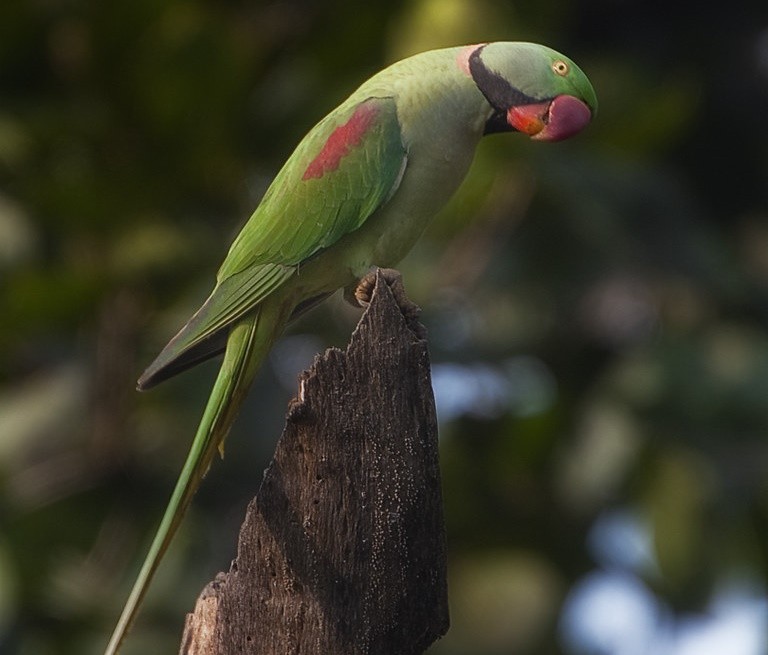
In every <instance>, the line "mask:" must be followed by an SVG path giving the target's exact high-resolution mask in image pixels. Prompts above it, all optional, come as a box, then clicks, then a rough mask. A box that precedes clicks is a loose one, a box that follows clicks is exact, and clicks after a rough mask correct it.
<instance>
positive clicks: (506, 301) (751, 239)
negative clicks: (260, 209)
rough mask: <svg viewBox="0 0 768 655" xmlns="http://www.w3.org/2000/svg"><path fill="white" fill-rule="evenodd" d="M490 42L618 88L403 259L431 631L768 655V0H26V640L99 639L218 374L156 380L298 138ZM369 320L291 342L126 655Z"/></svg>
mask: <svg viewBox="0 0 768 655" xmlns="http://www.w3.org/2000/svg"><path fill="white" fill-rule="evenodd" d="M489 40H529V41H538V42H542V43H546V44H547V45H550V46H552V47H554V48H556V49H557V50H560V51H562V52H564V53H566V54H568V55H569V56H571V57H572V58H573V59H575V60H576V61H577V62H578V63H579V64H580V65H581V67H582V68H583V69H584V70H585V71H586V73H587V74H588V75H589V77H590V78H591V80H592V82H593V84H594V86H595V88H596V91H597V94H598V97H599V100H600V111H599V115H598V117H597V119H596V121H595V122H594V124H593V125H592V126H590V127H589V128H588V129H587V130H586V131H585V132H584V133H583V134H581V135H579V136H578V137H576V138H575V139H573V140H572V141H570V142H567V143H563V144H555V145H552V144H538V143H532V142H529V141H528V140H527V139H525V138H523V137H521V136H519V135H499V136H494V137H489V138H488V139H486V140H485V141H484V143H483V144H482V146H481V148H480V150H479V151H478V154H477V158H476V162H475V165H474V167H473V169H472V172H471V174H470V176H469V178H468V179H467V182H466V184H465V185H464V187H463V188H462V190H461V192H460V193H459V194H458V195H457V197H456V198H455V199H454V201H453V202H452V203H451V205H450V206H449V207H448V208H447V209H446V210H445V211H444V212H443V214H442V215H441V216H440V218H439V219H438V220H436V221H435V223H434V224H433V226H432V227H431V228H430V230H429V232H428V233H427V235H425V237H424V238H423V239H422V241H421V242H420V243H419V245H418V246H417V248H416V249H415V250H414V252H413V253H412V254H411V256H410V257H409V258H408V259H407V260H406V261H405V262H404V263H403V265H402V266H401V269H402V271H403V273H404V275H405V282H406V286H407V288H408V290H409V293H410V295H411V296H412V298H413V299H414V300H415V301H417V302H418V303H419V304H421V305H422V306H423V308H424V315H423V320H424V322H425V324H426V325H427V327H428V329H429V333H430V348H431V352H432V358H433V365H434V383H435V391H436V395H437V401H438V411H439V414H440V419H441V449H442V450H441V453H442V467H443V469H442V470H443V484H444V491H445V509H446V519H447V530H448V542H449V547H450V576H451V577H450V592H451V607H452V621H453V627H452V629H451V631H450V633H449V635H448V636H447V637H446V638H445V639H444V640H442V641H441V642H440V643H439V644H438V645H436V646H435V647H434V649H433V651H430V652H434V653H435V654H436V655H502V654H510V653H514V654H517V653H522V654H544V653H546V654H549V653H568V654H574V655H576V654H584V655H586V654H590V655H601V654H604V655H641V654H642V655H644V654H646V653H647V654H649V655H667V654H670V655H693V654H695V655H708V654H709V653H718V654H721V653H728V655H758V654H764V653H768V644H767V641H766V634H768V602H767V601H766V589H765V586H766V583H767V582H768V580H767V573H768V568H767V566H768V565H767V561H766V555H768V487H767V485H766V479H768V478H767V477H766V473H767V472H768V452H767V451H768V447H767V442H766V434H767V433H768V403H766V396H768V339H767V338H766V330H765V328H766V323H767V322H768V212H767V210H768V207H767V206H766V177H767V176H768V161H767V155H768V130H766V127H765V121H766V117H768V93H767V92H766V88H767V85H768V11H766V10H765V7H764V2H742V3H731V4H730V5H725V6H724V5H718V4H711V3H710V4H707V3H692V2H681V3H671V2H664V3H662V2H647V1H641V0H592V1H588V2H581V3H578V4H576V3H569V2H566V1H565V0H538V1H537V2H532V1H520V2H508V3H501V2H493V1H491V0H420V1H417V2H411V3H404V2H392V1H391V0H388V1H387V2H368V3H360V4H359V5H351V4H349V3H342V2H338V1H337V2H333V1H325V2H311V1H309V0H304V1H301V0H295V1H293V2H291V1H285V2H271V3H268V2H222V1H219V2H214V1H213V0H209V1H203V0H198V1H197V2H181V1H179V0H115V1H113V2H104V1H102V0H91V1H90V2H89V1H86V0H28V1H26V2H18V1H16V0H6V1H4V2H2V3H0V652H2V653H12V654H14V655H15V654H21V655H27V654H32V653H34V654H49V653H50V654H59V653H61V654H68V653H78V654H80V653H99V652H100V649H101V648H103V646H104V644H105V642H106V639H107V636H108V632H109V631H110V630H111V628H112V625H113V623H114V621H115V620H116V618H117V615H118V614H119V611H120V608H121V606H122V603H123V602H124V600H125V597H126V595H127V593H128V590H129V586H130V584H131V583H132V581H133V577H134V575H135V573H136V570H137V568H138V565H139V563H140V561H141V558H142V557H143V556H144V553H145V549H146V546H147V543H148V540H149V539H150V537H151V534H152V532H153V531H154V529H155V526H156V524H157V522H158V520H159V518H160V516H161V513H162V510H163V508H164V506H165V502H166V500H167V497H168V495H169V493H170V490H171V487H172V484H173V482H174V480H175V478H176V475H177V473H178V470H179V468H180V466H181V462H182V459H183V457H184V454H185V452H186V448H187V447H188V444H189V441H190V439H191V436H192V435H193V432H194V429H195V427H196V424H197V420H198V418H199V415H200V413H201V411H202V408H203V405H204V402H205V399H206V397H207V394H208V391H209V389H210V386H211V384H212V381H213V378H214V376H215V370H216V363H215V362H214V363H209V364H206V365H203V366H201V367H199V368H198V369H195V370H193V371H191V372H189V373H188V374H186V375H184V376H181V377H180V378H178V379H176V380H173V381H171V382H168V383H166V384H164V385H162V386H161V387H159V388H157V389H156V390H153V391H152V392H150V393H146V394H138V393H136V392H135V391H134V381H135V380H136V378H137V377H138V375H139V374H140V373H141V371H142V370H143V367H144V366H145V365H147V364H148V363H149V362H150V361H151V359H152V358H153V357H154V355H155V354H156V353H157V352H158V350H159V349H160V348H161V347H162V346H163V345H164V343H165V342H166V340H167V339H168V338H169V337H170V336H171V335H172V334H173V333H174V332H175V331H176V329H177V328H178V327H179V326H180V325H181V324H183V322H184V321H185V320H186V318H187V317H188V316H189V315H190V314H191V313H192V311H194V309H195V308H196V307H197V305H198V304H199V303H200V302H201V301H202V300H203V298H204V297H205V296H206V295H207V293H208V291H209V289H210V286H211V284H212V281H213V277H214V274H215V271H216V270H217V268H218V265H219V263H220V261H221V260H222V259H223V257H224V255H225V253H226V249H227V247H228V245H229V243H230V241H231V239H232V238H233V237H234V235H235V234H236V232H237V230H238V228H239V226H240V225H241V224H242V223H243V221H244V220H245V219H246V218H247V216H248V215H249V214H250V211H251V210H252V208H253V207H254V206H255V204H256V202H257V201H258V199H259V197H260V195H261V194H262V193H263V191H264V189H265V187H266V185H267V184H268V183H269V180H270V179H271V177H272V176H273V175H274V174H275V172H276V171H277V170H278V168H279V166H280V165H281V163H282V162H283V161H284V160H285V158H286V157H287V155H288V154H289V153H290V151H291V149H292V148H293V147H294V146H295V144H296V143H297V141H298V140H299V139H300V138H301V136H302V135H303V134H304V133H305V132H306V130H307V129H308V128H309V127H310V126H311V125H312V124H314V122H316V121H317V120H318V119H320V118H321V117H322V116H323V115H325V114H326V113H327V112H328V111H330V110H331V109H332V108H333V107H334V106H335V105H336V104H338V103H339V102H340V101H341V100H342V99H343V98H344V97H345V95H346V94H347V93H349V92H351V91H352V90H353V89H354V88H355V86H356V85H357V84H359V83H360V82H361V81H362V80H364V79H365V78H366V77H368V76H369V75H370V74H372V73H373V72H375V71H377V70H378V69H380V68H382V67H383V66H385V65H386V64H387V63H389V62H391V61H394V60H396V59H399V58H401V57H403V56H406V55H408V54H412V53H414V52H417V51H420V50H425V49H429V48H432V47H440V46H447V45H458V44H463V43H474V42H478V41H489ZM358 316H359V312H358V311H355V310H354V309H352V308H351V307H347V306H346V305H345V304H344V303H343V302H342V301H341V299H339V298H334V299H332V300H331V301H329V302H328V303H326V304H325V305H324V306H323V307H322V308H321V309H318V310H317V311H315V312H313V313H312V314H310V315H309V316H307V317H306V319H304V320H303V321H302V322H300V323H298V324H296V325H294V326H293V327H292V329H291V330H290V333H289V334H288V335H287V336H286V338H285V339H284V340H283V341H282V342H280V343H279V344H278V346H277V347H276V349H275V353H274V356H273V357H272V358H271V359H270V361H269V362H268V363H267V364H266V365H265V367H264V369H263V371H262V373H261V375H260V377H259V379H258V380H257V382H256V384H255V385H254V388H253V392H252V394H251V396H250V397H249V400H248V403H247V407H246V409H245V410H244V411H243V414H242V415H241V419H240V421H239V422H238V424H237V426H236V428H235V430H234V431H233V433H232V435H231V437H230V440H229V442H228V451H227V455H228V456H227V458H226V459H225V460H224V461H223V462H216V463H215V464H214V466H213V467H212V470H211V472H210V474H209V476H208V477H207V479H206V481H205V483H204V484H203V487H202V489H201V490H200V493H198V495H197V497H196V499H195V502H194V505H193V507H192V510H191V511H190V512H189V514H188V516H187V519H186V521H185V523H184V525H183V527H182V530H181V532H180V534H179V536H178V537H177V540H176V542H175V543H174V545H173V547H172V548H171V550H170V552H169V553H168V556H167V558H166V560H165V562H164V563H163V565H162V567H161V569H160V571H159V575H158V577H157V579H156V583H155V584H154V586H153V588H152V590H151V592H150V595H149V597H148V599H147V602H146V604H145V607H144V611H143V613H142V615H141V617H140V618H139V621H138V622H137V624H136V627H135V629H134V631H133V632H132V634H131V638H130V640H129V641H128V642H127V644H126V648H125V653H126V654H128V655H130V654H131V653H144V652H176V648H177V645H178V641H179V639H180V634H181V627H182V623H183V617H184V614H185V613H186V612H187V611H190V610H191V608H192V607H193V604H194V600H195V598H196V596H197V594H198V593H199V591H200V590H201V589H202V587H203V585H204V584H205V583H206V582H207V581H208V580H209V579H211V578H212V577H213V576H214V575H215V573H216V572H217V571H218V570H223V569H226V568H227V567H228V565H229V560H230V559H231V557H232V556H233V555H234V553H233V548H234V540H235V535H236V531H237V528H238V526H239V523H240V520H241V518H242V516H243V512H244V509H245V505H246V503H247V501H248V499H249V498H250V497H251V496H252V495H253V494H254V493H255V491H256V489H257V487H258V484H259V481H260V479H261V473H262V470H263V469H264V467H265V466H266V465H267V463H268V461H269V457H270V455H271V452H272V449H273V447H274V443H275V441H276V439H277V436H278V435H279V432H280V430H281V427H282V422H283V416H284V410H285V406H286V403H287V401H288V399H289V398H290V397H291V396H292V395H293V394H294V392H295V375H296V372H297V371H298V370H300V369H301V368H302V367H304V366H306V365H307V364H308V363H309V362H310V361H311V358H312V356H313V355H314V354H315V353H316V352H319V351H322V350H323V349H324V348H325V347H327V346H329V345H343V344H344V343H345V342H346V341H347V339H348V336H349V334H350V331H351V330H352V329H353V327H354V325H355V322H356V320H357V318H358ZM718 640H719V641H718Z"/></svg>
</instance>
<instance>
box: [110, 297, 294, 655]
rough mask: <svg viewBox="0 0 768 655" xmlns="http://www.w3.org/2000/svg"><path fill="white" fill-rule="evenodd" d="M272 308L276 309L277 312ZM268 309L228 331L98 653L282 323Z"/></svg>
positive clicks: (139, 589) (149, 571)
mask: <svg viewBox="0 0 768 655" xmlns="http://www.w3.org/2000/svg"><path fill="white" fill-rule="evenodd" d="M277 313H278V315H279V314H282V313H283V312H280V311H278V312H277ZM269 314H271V312H270V311H269V308H267V307H265V306H263V305H262V306H261V307H260V308H259V309H258V310H257V312H256V313H255V314H254V315H249V316H248V318H246V319H243V320H242V321H241V322H240V323H237V324H236V325H235V326H234V327H233V328H232V330H231V332H230V335H229V338H228V340H227V347H226V351H225V353H224V359H223V361H222V364H221V369H220V370H219V375H218V377H217V378H216V383H215V384H214V386H213V390H212V391H211V395H210V397H209V398H208V404H207V405H206V407H205V412H204V413H203V417H202V419H201V420H200V426H199V427H198V428H197V434H196V435H195V439H194V441H193V442H192V447H191V448H190V450H189V454H188V455H187V459H186V461H185V462H184V467H183V468H182V470H181V473H180V474H179V479H178V481H177V482H176V487H175V488H174V490H173V494H172V495H171V499H170V501H169V502H168V507H167V508H166V510H165V514H163V518H162V520H161V522H160V526H159V527H158V529H157V532H156V533H155V537H154V539H153V540H152V544H151V546H150V547H149V552H148V553H147V556H146V558H145V559H144V563H143V564H142V567H141V570H140V571H139V574H138V577H137V578H136V582H134V584H133V589H132V590H131V594H130V596H128V600H127V601H126V603H125V606H124V607H123V612H122V614H121V615H120V619H119V620H118V622H117V625H116V626H115V629H114V631H113V633H112V637H111V639H110V641H109V644H108V646H107V648H106V650H105V651H104V655H115V654H116V653H117V652H118V650H119V648H120V644H121V643H122V641H123V639H124V638H125V635H126V633H127V632H128V629H129V628H130V626H131V623H132V622H133V619H134V618H135V616H136V614H137V613H138V609H139V606H140V604H141V601H142V600H143V598H144V595H145V593H146V592H147V588H148V587H149V584H150V582H151V581H152V577H153V576H154V574H155V570H156V569H157V567H158V565H159V564H160V560H161V559H162V557H163V555H164V554H165V551H166V550H167V549H168V546H169V544H170V543H171V540H172V539H173V536H174V535H175V534H176V530H177V529H178V527H179V524H180V523H181V520H182V518H183V516H184V512H185V511H186V509H187V507H188V506H189V503H190V501H191V500H192V497H193V496H194V494H195V491H197V488H198V487H199V486H200V482H201V480H202V479H203V477H204V476H205V474H206V473H207V471H208V468H209V466H210V465H211V461H212V460H213V457H214V453H215V452H216V449H217V448H219V449H223V445H224V440H225V438H226V436H227V434H228V432H229V429H230V427H231V426H232V423H233V421H234V419H235V416H236V415H237V411H238V409H239V408H240V405H241V404H242V402H243V399H244V398H245V395H246V393H247V391H248V388H249V387H250V385H251V381H252V380H253V377H254V376H255V374H256V371H257V370H258V368H259V365H260V364H261V361H262V360H263V359H264V357H265V356H266V354H267V352H268V351H269V348H270V347H271V345H272V341H273V340H274V338H275V335H276V332H277V330H278V329H279V328H280V327H282V325H281V323H280V320H279V318H278V316H274V315H269ZM222 452H223V450H222Z"/></svg>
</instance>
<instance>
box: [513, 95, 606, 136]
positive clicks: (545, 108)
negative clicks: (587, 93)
mask: <svg viewBox="0 0 768 655" xmlns="http://www.w3.org/2000/svg"><path fill="white" fill-rule="evenodd" d="M591 120H592V110H591V109H590V108H589V107H588V106H587V105H586V104H585V103H584V102H582V101H581V100H579V99H578V98H574V97H573V96H568V95H562V96H557V97H556V98H554V99H553V100H549V101H547V102H539V103H534V104H531V105H520V106H518V107H511V108H510V109H509V110H508V111H507V122H508V123H509V124H510V125H511V126H512V127H513V128H514V129H516V130H517V131H518V132H523V133H525V134H528V135H529V136H530V137H531V138H532V139H537V140H541V141H562V140H563V139H567V138H568V137H571V136H573V135H574V134H577V133H578V132H581V130H583V129H584V128H585V127H586V126H587V125H588V124H589V122H590V121H591Z"/></svg>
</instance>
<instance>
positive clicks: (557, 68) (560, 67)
mask: <svg viewBox="0 0 768 655" xmlns="http://www.w3.org/2000/svg"><path fill="white" fill-rule="evenodd" d="M552 70H553V71H554V73H555V75H560V76H561V77H565V76H566V75H568V71H569V70H570V68H569V67H568V64H567V63H566V62H564V61H563V60H562V59H558V60H557V61H554V62H552Z"/></svg>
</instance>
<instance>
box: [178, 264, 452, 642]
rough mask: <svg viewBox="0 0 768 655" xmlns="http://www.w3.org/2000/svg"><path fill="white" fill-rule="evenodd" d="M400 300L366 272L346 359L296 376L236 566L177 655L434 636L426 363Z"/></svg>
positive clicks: (418, 330) (433, 469) (439, 519)
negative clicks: (370, 282) (365, 293)
mask: <svg viewBox="0 0 768 655" xmlns="http://www.w3.org/2000/svg"><path fill="white" fill-rule="evenodd" d="M403 298H404V297H403ZM403 298H398V300H397V301H396V300H395V297H394V295H393V292H392V289H390V287H389V286H388V284H387V283H385V281H384V279H383V278H382V276H381V274H380V273H379V274H377V279H376V286H375V289H374V292H373V297H372V299H371V303H370V306H369V307H368V309H367V310H366V311H365V313H364V314H363V316H362V318H361V319H360V323H359V324H358V326H357V328H356V330H355V332H354V334H353V335H352V338H351V340H350V343H349V345H348V347H347V349H346V351H345V352H342V351H340V350H337V349H331V350H328V351H327V352H326V353H325V354H324V355H323V356H322V357H318V358H317V359H316V360H315V363H314V364H313V366H312V368H311V369H310V370H308V371H305V372H304V373H302V375H301V376H300V380H299V394H298V398H296V399H294V400H293V401H292V404H291V407H290V409H289V412H288V416H287V420H286V426H285V430H284V432H283V435H282V436H281V438H280V441H279V443H278V445H277V449H276V452H275V456H274V459H273V460H272V463H271V464H270V466H269V468H268V469H267V471H266V473H265V476H264V479H263V481H262V483H261V487H260V489H259V491H258V494H257V495H256V497H255V498H254V499H253V500H252V501H251V503H250V505H249V506H248V509H247V512H246V517H245V521H244V523H243V525H242V527H241V531H240V538H239V543H238V552H237V557H236V559H235V560H234V561H233V562H232V566H231V568H230V570H229V572H228V573H220V574H219V575H218V576H217V577H216V579H215V580H213V581H212V582H211V583H209V584H208V586H207V587H206V588H205V589H204V590H203V592H202V594H201V595H200V598H199V599H198V601H197V605H196V607H195V611H194V613H193V614H190V615H188V616H187V622H186V626H185V630H184V637H183V640H182V644H181V650H180V652H181V653H182V655H213V654H216V655H225V654H234V653H253V654H258V655H288V654H291V653H301V654H302V655H305V654H307V655H310V654H311V655H314V654H316V655H357V654H360V655H363V654H364V655H377V654H381V655H395V654H397V655H408V654H414V655H416V654H419V653H422V652H423V651H424V650H425V649H426V648H427V647H428V646H429V645H430V644H431V643H432V642H433V641H434V640H435V639H437V638H438V637H440V636H442V635H443V634H445V632H446V631H447V629H448V603H447V597H446V558H445V535H444V523H443V511H442V498H441V491H440V471H439V467H438V452H437V426H436V420H435V408H434V399H433V396H432V387H431V379H430V366H429V355H428V352H427V343H426V341H425V340H424V339H423V338H421V337H422V336H423V334H424V332H423V328H422V327H421V326H420V325H419V324H418V323H417V322H415V320H414V319H410V320H408V319H406V318H405V316H404V314H403V312H402V311H401V308H400V306H399V305H398V302H400V305H401V306H402V305H403ZM406 302H407V301H406ZM410 314H411V315H413V312H410Z"/></svg>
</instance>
